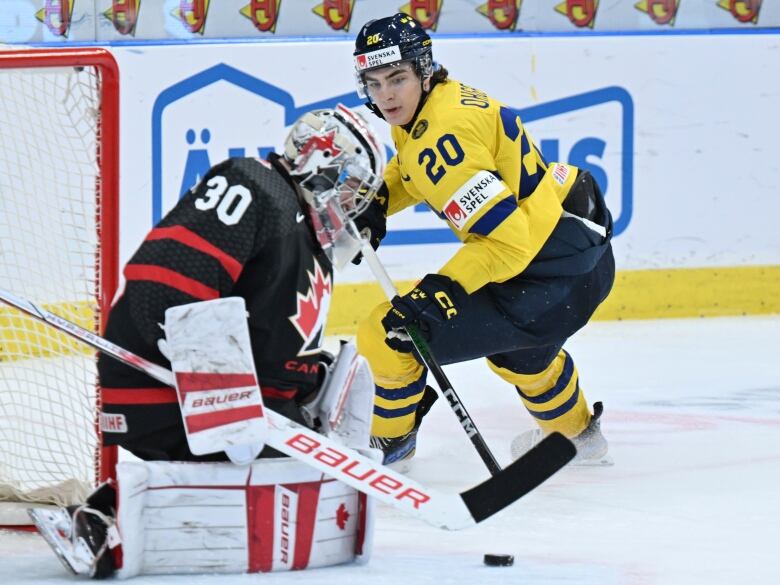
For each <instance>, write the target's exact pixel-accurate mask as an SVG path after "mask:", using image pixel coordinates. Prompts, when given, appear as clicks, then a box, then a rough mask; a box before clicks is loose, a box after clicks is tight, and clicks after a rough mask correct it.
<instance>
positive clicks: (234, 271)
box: [146, 225, 241, 282]
mask: <svg viewBox="0 0 780 585" xmlns="http://www.w3.org/2000/svg"><path fill="white" fill-rule="evenodd" d="M146 240H147V241H153V240H175V241H177V242H179V243H182V244H184V245H185V246H189V247H190V248H195V249H196V250H199V251H201V252H203V253H204V254H208V255H209V256H212V257H213V258H215V259H216V260H217V261H218V262H219V263H220V264H221V265H222V267H223V268H224V269H225V271H226V272H227V273H228V275H230V278H231V279H232V280H233V282H235V281H236V280H237V279H238V277H239V275H240V274H241V263H240V262H239V261H238V260H236V259H235V258H233V257H232V256H230V255H229V254H227V253H226V252H224V251H223V250H220V249H219V248H217V247H216V246H215V245H214V244H212V243H211V242H209V241H208V240H206V239H204V238H202V237H201V236H199V235H198V234H196V233H195V232H193V231H191V230H189V229H187V228H186V227H184V226H180V225H177V226H172V227H164V228H161V227H158V228H154V229H153V230H152V231H151V232H149V235H148V236H146Z"/></svg>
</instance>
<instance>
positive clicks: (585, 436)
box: [510, 402, 615, 466]
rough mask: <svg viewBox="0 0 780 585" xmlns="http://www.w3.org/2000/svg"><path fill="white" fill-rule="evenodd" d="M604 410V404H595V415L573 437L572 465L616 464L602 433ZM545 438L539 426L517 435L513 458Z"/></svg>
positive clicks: (514, 441) (513, 447)
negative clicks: (575, 452) (574, 451)
mask: <svg viewBox="0 0 780 585" xmlns="http://www.w3.org/2000/svg"><path fill="white" fill-rule="evenodd" d="M603 412H604V405H603V404H602V403H601V402H596V403H594V404H593V416H592V417H591V419H590V423H589V424H588V426H587V428H586V429H585V430H584V431H582V432H581V433H580V434H579V435H577V436H576V437H573V438H572V442H573V443H574V445H575V446H576V447H577V456H576V457H575V458H574V459H573V460H572V462H571V463H570V465H578V466H588V465H614V463H615V462H614V461H613V459H612V457H610V455H609V453H608V449H609V445H608V443H607V440H606V439H605V438H604V435H603V434H602V433H601V420H600V419H601V415H602V414H603ZM543 438H544V433H543V432H542V429H539V428H537V429H532V430H530V431H526V432H524V433H522V434H520V435H518V436H517V437H515V438H514V440H513V441H512V445H511V447H510V449H511V453H512V459H513V460H515V459H519V458H520V457H522V456H523V455H525V454H526V453H527V452H528V451H530V450H531V449H532V448H533V447H534V446H536V445H537V444H538V443H539V442H540V441H541V440H542V439H543Z"/></svg>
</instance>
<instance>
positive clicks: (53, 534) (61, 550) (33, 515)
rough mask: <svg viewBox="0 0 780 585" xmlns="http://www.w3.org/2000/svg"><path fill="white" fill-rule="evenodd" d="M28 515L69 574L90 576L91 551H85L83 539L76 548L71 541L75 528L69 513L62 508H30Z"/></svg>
mask: <svg viewBox="0 0 780 585" xmlns="http://www.w3.org/2000/svg"><path fill="white" fill-rule="evenodd" d="M27 513H28V514H29V516H30V519H31V520H32V521H33V523H34V524H35V527H36V528H37V529H38V532H39V533H40V535H41V536H43V539H44V540H45V541H46V542H47V543H48V545H49V547H51V549H52V550H53V551H54V554H55V555H57V558H58V559H59V560H60V562H61V563H62V565H63V566H64V567H65V568H66V569H67V570H68V572H70V573H72V574H73V575H88V574H89V571H90V569H91V566H92V565H91V563H90V562H88V561H86V560H85V557H89V556H91V551H89V550H88V548H87V550H84V548H85V546H86V545H84V543H83V540H81V539H79V543H78V544H77V545H76V547H74V546H73V543H72V542H71V540H70V531H71V530H73V526H72V522H71V519H70V515H69V514H68V513H67V511H65V510H63V509H62V508H57V509H51V508H30V509H28V510H27Z"/></svg>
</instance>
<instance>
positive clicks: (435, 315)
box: [382, 274, 466, 353]
mask: <svg viewBox="0 0 780 585" xmlns="http://www.w3.org/2000/svg"><path fill="white" fill-rule="evenodd" d="M465 298H466V291H465V290H463V287H462V286H461V285H460V284H458V283H457V282H455V281H454V280H452V279H451V278H448V277H446V276H443V275H441V274H426V275H425V276H424V277H423V279H422V280H421V281H420V282H419V283H417V286H415V287H414V288H413V289H412V290H411V291H410V292H408V293H406V294H405V295H402V296H396V297H394V298H393V300H392V301H391V305H392V306H391V308H390V310H389V311H388V312H387V314H386V315H385V316H384V318H383V319H382V327H384V329H385V332H386V333H387V336H386V337H385V343H386V344H387V345H388V346H389V347H390V348H391V349H394V350H395V351H400V352H402V353H412V351H413V350H414V346H413V344H412V340H411V338H410V337H409V335H407V333H406V332H405V331H404V329H406V327H408V326H409V325H412V326H415V327H417V328H418V329H419V331H420V333H422V335H423V337H424V338H425V339H426V341H430V337H431V334H430V332H431V325H433V324H437V323H444V322H446V321H450V320H452V319H455V318H456V317H457V316H458V311H459V307H460V306H461V305H462V304H463V301H464V300H465Z"/></svg>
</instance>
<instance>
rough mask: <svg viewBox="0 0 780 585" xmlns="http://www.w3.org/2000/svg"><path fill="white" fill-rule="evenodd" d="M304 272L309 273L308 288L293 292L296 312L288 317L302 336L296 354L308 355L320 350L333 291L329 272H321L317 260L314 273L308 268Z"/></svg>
mask: <svg viewBox="0 0 780 585" xmlns="http://www.w3.org/2000/svg"><path fill="white" fill-rule="evenodd" d="M306 273H307V274H308V275H309V287H308V290H307V291H306V293H305V294H301V293H300V292H296V293H295V297H296V313H295V315H293V316H292V317H290V322H291V323H292V324H293V326H294V327H295V329H296V330H297V331H298V333H299V334H300V335H301V337H302V338H303V345H302V346H301V350H300V351H299V352H298V355H309V354H312V353H316V352H318V351H319V350H320V347H321V345H322V336H323V334H324V332H325V319H326V318H327V316H328V307H329V306H330V296H331V293H332V292H333V286H332V284H331V278H330V274H328V275H327V276H326V275H325V274H324V273H323V271H322V268H320V265H319V263H318V262H317V260H314V273H313V274H312V273H311V272H309V271H308V270H307V271H306Z"/></svg>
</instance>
